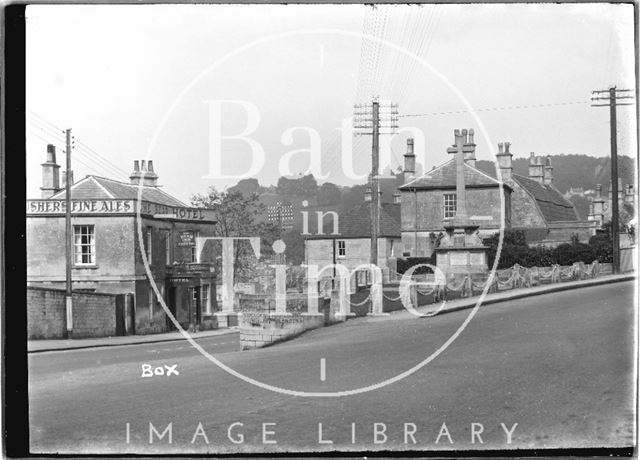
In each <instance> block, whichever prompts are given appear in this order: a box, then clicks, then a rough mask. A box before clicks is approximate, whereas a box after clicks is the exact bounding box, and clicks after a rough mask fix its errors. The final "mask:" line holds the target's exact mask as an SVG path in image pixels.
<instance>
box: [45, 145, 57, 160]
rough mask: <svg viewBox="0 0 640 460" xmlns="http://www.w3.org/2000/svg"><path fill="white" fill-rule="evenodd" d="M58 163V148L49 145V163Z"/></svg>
mask: <svg viewBox="0 0 640 460" xmlns="http://www.w3.org/2000/svg"><path fill="white" fill-rule="evenodd" d="M55 162H56V146H55V145H53V144H47V163H55Z"/></svg>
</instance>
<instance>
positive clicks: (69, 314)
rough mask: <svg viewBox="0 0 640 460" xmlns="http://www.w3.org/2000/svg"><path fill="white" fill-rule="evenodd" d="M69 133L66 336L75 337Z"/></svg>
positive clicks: (69, 130)
mask: <svg viewBox="0 0 640 460" xmlns="http://www.w3.org/2000/svg"><path fill="white" fill-rule="evenodd" d="M66 135H67V171H66V172H65V174H66V180H65V190H66V195H65V201H66V205H67V206H66V210H65V216H64V217H65V250H66V251H65V255H66V260H67V264H66V268H67V270H66V281H67V289H66V295H65V300H66V325H67V329H66V338H67V339H72V338H73V291H72V286H71V264H72V249H73V247H72V244H71V239H72V238H73V234H72V232H71V129H67V130H66Z"/></svg>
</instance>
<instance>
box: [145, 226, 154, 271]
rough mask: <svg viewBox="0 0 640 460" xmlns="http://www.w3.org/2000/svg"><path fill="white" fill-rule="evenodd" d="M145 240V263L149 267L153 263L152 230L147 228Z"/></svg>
mask: <svg viewBox="0 0 640 460" xmlns="http://www.w3.org/2000/svg"><path fill="white" fill-rule="evenodd" d="M144 238H145V240H146V244H145V248H144V249H145V251H146V253H147V262H149V265H151V264H152V263H153V230H152V227H147V231H146V233H145V235H144Z"/></svg>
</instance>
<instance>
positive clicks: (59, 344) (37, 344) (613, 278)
mask: <svg viewBox="0 0 640 460" xmlns="http://www.w3.org/2000/svg"><path fill="white" fill-rule="evenodd" d="M633 279H635V274H620V275H606V276H601V277H598V278H595V279H589V280H580V281H566V282H561V283H554V284H548V285H542V286H534V287H530V288H518V289H512V290H509V291H502V292H496V293H492V294H487V295H486V296H485V297H484V299H483V301H482V306H487V305H491V304H494V303H497V302H505V301H508V300H516V299H521V298H525V297H530V296H535V295H541V294H547V293H550V292H560V291H565V290H568V289H580V288H584V287H589V286H599V285H603V284H610V283H617V282H621V281H629V280H633ZM478 299H479V296H474V297H467V298H463V299H456V300H450V301H447V302H446V303H445V304H444V306H442V305H441V304H429V305H422V306H420V307H418V309H417V311H418V312H420V313H422V314H434V313H435V314H438V315H442V314H445V313H451V312H454V311H459V310H465V309H469V308H473V307H475V305H476V303H477V302H478ZM391 314H392V315H396V314H408V312H407V311H406V310H398V311H395V312H392V313H391ZM382 318H384V317H382ZM362 319H363V318H356V319H352V320H350V321H358V320H362ZM237 332H238V328H237V327H232V328H229V329H216V330H212V331H200V332H194V333H190V334H189V335H190V336H191V337H192V338H193V339H194V340H198V339H203V338H209V337H215V336H218V335H224V334H232V333H237ZM178 340H185V338H184V336H183V335H182V333H180V332H178V331H175V332H167V333H163V334H150V335H128V336H120V337H98V338H90V339H75V340H61V339H55V340H29V341H28V343H27V351H28V353H39V352H46V351H63V350H74V349H83V348H97V347H111V346H122V345H139V344H148V343H162V342H173V341H178Z"/></svg>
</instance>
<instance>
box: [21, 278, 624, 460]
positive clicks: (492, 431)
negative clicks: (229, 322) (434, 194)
mask: <svg viewBox="0 0 640 460" xmlns="http://www.w3.org/2000/svg"><path fill="white" fill-rule="evenodd" d="M633 288H634V284H633V282H624V283H615V284H609V285H603V286H597V287H591V288H583V289H580V290H570V291H563V292H558V293H553V294H546V295H540V296H534V297H529V298H525V299H519V300H515V301H510V302H504V303H499V304H495V305H490V306H487V307H486V308H481V309H480V310H479V311H478V313H477V315H476V316H475V317H474V318H473V319H472V320H471V321H470V322H469V324H468V326H467V327H466V329H465V330H464V331H463V332H462V333H461V334H460V336H459V337H458V338H457V339H456V340H455V341H454V342H453V343H452V344H451V345H450V346H449V347H448V348H446V349H445V350H444V351H442V353H440V354H439V356H437V358H435V359H434V360H433V361H431V362H430V363H428V364H427V365H426V366H425V367H423V368H421V369H420V370H418V371H416V372H414V373H413V374H411V375H409V376H407V377H405V378H403V379H401V380H399V381H397V382H395V383H392V384H390V385H387V386H384V387H382V388H379V389H376V390H373V391H368V392H365V393H361V394H356V395H351V396H342V397H304V396H291V395H288V394H281V393H277V392H273V391H269V390H265V389H263V388H258V387H256V386H254V385H252V384H250V383H247V382H245V381H243V380H241V379H239V378H237V377H235V376H232V375H230V374H228V373H227V372H225V371H223V370H222V369H220V368H219V367H217V366H216V365H214V364H213V363H211V362H210V361H209V360H208V359H206V358H205V357H203V356H202V355H201V354H200V353H199V352H198V351H196V350H194V349H193V348H191V347H190V345H189V344H188V343H186V342H171V343H164V344H158V343H156V344H148V345H133V346H122V347H114V348H96V349H89V350H77V351H66V352H50V353H37V354H31V355H30V356H29V381H30V386H29V392H30V395H29V402H30V423H31V432H30V443H31V449H32V451H33V452H42V453H45V452H59V453H76V454H80V453H91V452H98V453H123V452H135V453H179V452H185V453H189V452H198V453H206V452H214V453H226V452H278V451H289V450H298V451H323V450H326V451H332V450H345V451H346V450H351V451H365V450H413V449H416V450H434V449H441V450H447V449H456V450H462V449H512V448H514V449H515V448H524V449H534V448H535V449H542V448H559V447H590V446H606V447H626V446H631V445H633V444H634V442H635V441H634V434H633V433H634V431H633V430H634V425H633V424H634V420H635V415H634V414H635V412H634V410H635V409H634V408H635V402H634V399H633V398H634V384H635V383H634V382H635V381H634V375H635V374H634V372H635V368H634V362H635V361H634V359H635V355H634V351H633V350H634V343H635V342H634V340H635V337H634V333H635V330H634V325H635V324H636V317H635V315H636V312H635V310H634V302H633ZM469 313H470V310H466V311H459V312H454V313H450V314H446V315H442V316H438V317H433V318H429V319H419V318H414V317H411V316H410V315H404V314H400V315H392V316H390V317H386V318H384V319H379V318H364V319H358V320H353V321H348V322H346V323H342V324H339V325H335V326H332V327H328V328H322V329H317V330H314V331H310V332H308V333H306V334H304V335H302V336H300V337H299V338H297V339H295V340H292V341H289V342H286V343H283V344H279V345H276V346H273V347H270V348H266V349H262V350H255V351H245V352H240V351H238V336H237V335H236V334H233V335H224V336H219V337H212V338H209V339H203V340H199V341H198V343H199V344H200V345H201V346H202V347H203V348H204V349H205V350H207V351H208V352H209V353H211V354H212V355H213V356H214V357H216V358H217V359H219V360H220V361H221V362H222V363H224V364H225V365H227V366H229V367H230V368H232V369H234V370H235V371H237V372H240V373H242V374H243V375H246V376H248V377H250V378H252V379H255V380H257V381H260V382H263V383H264V384H268V385H273V386H277V387H282V388H286V389H290V390H296V391H302V392H337V391H349V390H353V389H355V388H361V387H367V386H370V385H373V384H376V383H380V382H384V381H385V380H387V379H390V378H393V377H394V376H396V375H398V374H401V373H403V372H405V371H407V370H408V369H410V368H412V367H414V366H415V365H416V364H418V363H420V362H421V361H423V360H424V359H425V358H427V357H428V356H429V355H431V354H432V353H434V352H435V351H436V350H438V349H439V348H440V347H441V346H442V344H443V343H445V341H447V339H448V338H449V337H450V336H451V335H452V334H453V333H454V332H455V331H456V330H458V328H459V327H460V325H461V324H462V323H463V321H464V320H465V318H467V316H468V315H469ZM144 364H147V365H149V366H151V368H152V369H154V368H156V367H159V368H161V369H163V372H165V373H166V372H168V373H170V374H172V375H157V376H153V377H142V375H143V365H144ZM169 369H171V370H169ZM176 371H177V372H178V373H179V375H175V374H176ZM322 377H324V379H323V378H322ZM320 425H321V426H320ZM165 430H166V431H165ZM320 431H321V432H320ZM169 438H171V439H169ZM151 441H152V442H151Z"/></svg>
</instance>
